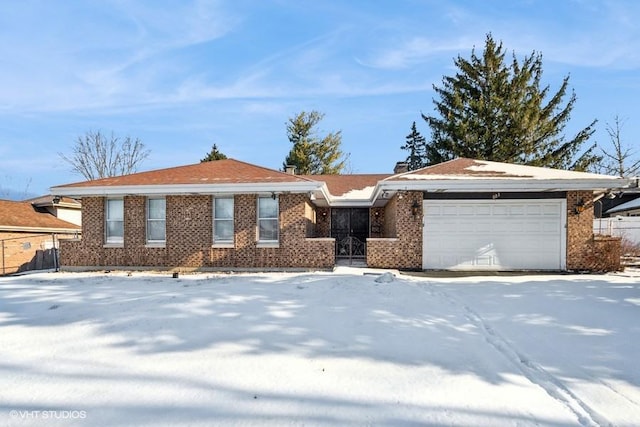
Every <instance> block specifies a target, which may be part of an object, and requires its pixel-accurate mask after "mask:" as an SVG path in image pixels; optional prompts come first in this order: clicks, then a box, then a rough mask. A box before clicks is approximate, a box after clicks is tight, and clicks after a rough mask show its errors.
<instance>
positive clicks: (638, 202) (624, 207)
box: [605, 197, 640, 214]
mask: <svg viewBox="0 0 640 427" xmlns="http://www.w3.org/2000/svg"><path fill="white" fill-rule="evenodd" d="M634 209H640V197H638V198H636V199H633V200H629V201H628V202H625V203H622V204H620V205H618V206H616V207H614V208H611V209H609V210H608V211H606V212H605V213H608V214H611V213H616V212H623V211H630V210H634Z"/></svg>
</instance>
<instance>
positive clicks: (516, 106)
mask: <svg viewBox="0 0 640 427" xmlns="http://www.w3.org/2000/svg"><path fill="white" fill-rule="evenodd" d="M454 65H455V66H456V67H457V68H458V72H457V73H456V74H455V76H445V77H444V78H443V80H442V86H439V87H438V86H436V85H434V90H435V92H436V95H437V96H438V99H434V100H433V103H434V105H435V111H436V113H437V115H433V116H427V115H424V114H423V115H422V117H423V119H424V120H425V121H426V122H427V123H428V124H429V127H430V128H431V141H430V142H429V143H428V144H427V146H426V155H425V160H426V161H425V163H426V164H428V165H430V164H436V163H440V162H442V161H446V160H450V159H452V158H455V157H469V158H475V159H482V160H493V161H500V162H511V163H520V164H527V165H532V166H546V167H552V168H559V169H572V170H586V169H588V168H589V167H590V166H592V165H593V164H595V163H596V162H597V161H598V160H599V158H598V156H596V155H595V154H594V148H595V144H594V145H593V146H591V147H590V148H587V149H586V150H584V149H583V146H584V144H585V143H586V142H587V141H588V139H589V137H591V135H592V134H593V133H594V132H595V129H594V125H595V123H596V120H594V121H593V122H592V123H591V124H590V125H589V126H587V127H585V128H584V129H582V130H581V131H579V132H578V133H577V134H576V135H575V136H573V138H571V139H566V138H565V136H564V135H563V131H564V128H565V126H566V125H567V122H568V121H569V118H570V114H571V111H572V110H573V107H574V104H575V102H576V95H575V93H574V92H571V95H570V96H569V100H568V101H567V102H566V103H564V102H563V99H564V98H565V96H566V95H567V91H568V85H569V76H566V77H565V78H564V79H563V81H562V84H561V85H560V88H559V89H558V90H557V91H556V92H555V93H553V94H550V87H549V85H545V86H542V85H541V79H542V55H541V54H540V53H536V52H533V53H532V54H531V55H530V56H526V57H525V58H524V59H523V60H522V61H518V59H517V58H516V56H515V53H514V54H513V55H512V59H511V62H510V63H509V62H507V61H505V51H504V50H503V48H502V43H496V42H495V41H494V40H493V37H492V36H491V34H488V35H487V37H486V42H485V49H484V52H483V53H482V55H480V56H478V55H477V54H476V51H475V48H474V49H473V50H472V51H471V58H470V59H469V60H467V59H464V58H462V57H460V56H458V58H457V59H455V60H454Z"/></svg>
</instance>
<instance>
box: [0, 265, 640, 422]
mask: <svg viewBox="0 0 640 427" xmlns="http://www.w3.org/2000/svg"><path fill="white" fill-rule="evenodd" d="M363 273H370V271H369V270H359V269H349V268H341V269H338V270H336V271H335V272H333V273H296V274H293V273H290V274H284V273H282V274H280V273H269V274H231V275H223V274H197V275H181V276H180V278H178V279H173V278H171V277H170V275H168V274H156V275H153V274H149V273H144V274H143V273H133V274H132V275H131V276H128V275H127V274H125V273H108V274H107V273H92V274H89V273H75V274H73V273H38V274H32V275H25V276H17V277H7V278H0V425H9V426H25V425H46V426H68V425H80V426H98V425H99V426H124V425H148V426H160V425H195V426H209V425H274V426H276V425H277V426H281V425H333V426H350V425H354V426H355V425H391V426H403V425H410V426H418V425H434V426H435V425H438V426H440V425H445V426H446V425H453V426H468V425H477V426H501V425H550V426H573V425H585V426H591V425H618V426H632V425H640V275H638V274H633V273H631V274H619V275H602V276H597V275H594V276H571V275H557V276H552V275H539V276H514V277H467V278H445V279H439V278H426V277H411V276H404V275H402V276H399V277H396V278H395V279H394V280H393V281H392V282H389V283H384V282H382V283H379V282H376V279H377V278H379V277H380V276H376V275H371V274H363ZM634 276H635V277H634Z"/></svg>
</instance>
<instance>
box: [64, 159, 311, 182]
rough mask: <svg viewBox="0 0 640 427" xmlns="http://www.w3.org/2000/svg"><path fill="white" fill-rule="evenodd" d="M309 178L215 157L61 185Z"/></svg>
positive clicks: (292, 179) (260, 180) (298, 179)
mask: <svg viewBox="0 0 640 427" xmlns="http://www.w3.org/2000/svg"><path fill="white" fill-rule="evenodd" d="M306 181H309V179H308V178H305V177H303V176H299V175H291V174H288V173H284V172H280V171H277V170H274V169H268V168H264V167H262V166H256V165H252V164H250V163H245V162H241V161H239V160H235V159H224V160H214V161H211V162H202V163H196V164H193V165H186V166H176V167H172V168H166V169H156V170H151V171H147V172H138V173H132V174H129V175H122V176H115V177H110V178H101V179H95V180H92V181H82V182H76V183H73V184H66V185H61V186H58V187H56V188H65V187H76V188H77V187H113V186H124V185H131V186H138V185H180V184H249V183H250V184H256V183H286V182H306Z"/></svg>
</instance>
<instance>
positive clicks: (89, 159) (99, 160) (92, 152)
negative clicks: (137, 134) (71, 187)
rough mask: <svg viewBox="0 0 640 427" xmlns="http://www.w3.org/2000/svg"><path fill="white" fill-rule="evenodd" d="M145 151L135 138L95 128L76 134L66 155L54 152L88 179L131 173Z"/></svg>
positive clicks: (142, 157)
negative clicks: (102, 131)
mask: <svg viewBox="0 0 640 427" xmlns="http://www.w3.org/2000/svg"><path fill="white" fill-rule="evenodd" d="M149 153H150V151H149V150H147V149H146V148H145V146H144V144H143V143H142V141H140V139H138V138H136V139H133V138H131V137H130V136H127V137H125V138H120V137H117V136H115V135H114V134H113V133H111V137H106V136H105V135H103V134H102V133H100V132H99V131H98V132H93V131H88V132H87V133H85V134H84V135H83V136H79V137H78V139H77V140H76V143H75V145H74V147H73V152H72V154H71V155H70V156H66V155H64V154H62V153H58V154H59V155H60V157H61V158H62V159H63V160H64V161H66V162H67V163H69V164H70V165H71V167H72V171H73V172H76V173H79V174H80V175H82V176H83V177H85V179H87V180H92V179H99V178H106V177H110V176H119V175H126V174H129V173H132V172H135V171H136V170H137V168H138V166H139V165H140V163H142V161H143V160H144V159H146V158H147V157H148V156H149Z"/></svg>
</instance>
